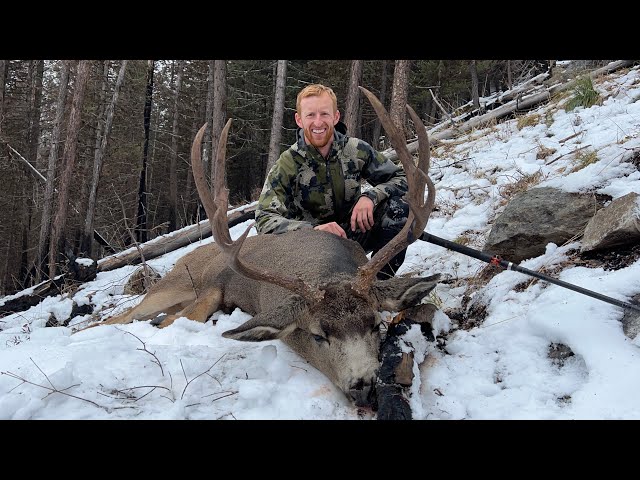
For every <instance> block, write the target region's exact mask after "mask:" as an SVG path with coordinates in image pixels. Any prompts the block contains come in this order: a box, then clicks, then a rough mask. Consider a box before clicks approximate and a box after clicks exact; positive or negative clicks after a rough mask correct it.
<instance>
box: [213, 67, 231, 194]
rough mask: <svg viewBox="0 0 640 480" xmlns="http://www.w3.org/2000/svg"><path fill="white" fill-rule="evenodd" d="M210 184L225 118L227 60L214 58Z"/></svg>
mask: <svg viewBox="0 0 640 480" xmlns="http://www.w3.org/2000/svg"><path fill="white" fill-rule="evenodd" d="M211 115H212V118H211V125H212V128H211V184H212V185H213V178H214V175H215V172H214V170H215V164H216V162H215V160H216V155H217V150H218V141H219V140H220V135H221V134H222V129H223V128H224V123H225V121H226V120H227V61H226V60H216V61H215V65H214V74H213V112H211Z"/></svg>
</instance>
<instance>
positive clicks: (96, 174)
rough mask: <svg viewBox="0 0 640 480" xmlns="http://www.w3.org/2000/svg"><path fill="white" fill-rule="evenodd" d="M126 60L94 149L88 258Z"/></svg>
mask: <svg viewBox="0 0 640 480" xmlns="http://www.w3.org/2000/svg"><path fill="white" fill-rule="evenodd" d="M127 62H128V60H123V61H122V64H121V65H120V71H119V72H118V78H117V79H116V85H115V87H114V90H113V96H112V97H111V103H109V106H108V107H107V111H106V113H105V117H106V119H105V126H104V133H103V134H102V137H101V138H100V139H99V140H100V145H99V146H98V148H96V154H95V157H94V160H93V176H92V178H91V188H90V190H89V203H88V205H87V216H86V218H85V221H84V236H83V240H82V251H84V252H85V253H86V254H87V255H88V256H92V249H93V248H92V247H93V242H92V239H93V234H94V232H93V220H94V218H95V213H96V202H97V198H98V185H99V183H100V175H101V174H102V165H103V164H104V155H105V153H106V151H107V142H108V141H109V135H110V134H111V126H112V125H113V113H114V111H115V108H116V104H117V103H118V96H119V95H120V89H121V87H122V84H123V83H124V73H125V71H126V69H127Z"/></svg>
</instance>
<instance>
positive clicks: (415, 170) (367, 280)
mask: <svg viewBox="0 0 640 480" xmlns="http://www.w3.org/2000/svg"><path fill="white" fill-rule="evenodd" d="M359 88H360V90H362V93H364V95H365V96H366V97H367V98H368V99H369V102H370V103H371V105H372V106H373V109H374V110H375V111H376V114H377V115H378V118H379V119H380V123H382V126H383V127H384V130H385V132H387V135H389V140H390V141H391V145H393V147H394V148H395V149H396V153H397V154H398V158H399V159H400V161H401V162H402V166H403V167H404V171H405V173H406V174H407V185H408V191H407V194H406V195H405V198H406V200H407V203H408V204H409V208H410V212H409V218H407V222H406V223H405V225H404V227H403V228H402V230H400V232H398V234H397V235H396V236H395V237H393V239H392V240H391V241H390V242H389V243H387V244H386V245H385V246H384V247H383V248H381V249H380V250H379V251H378V252H377V253H376V254H375V255H374V256H373V257H372V258H371V260H369V262H368V263H366V264H365V265H362V266H361V267H360V268H358V273H357V275H356V279H355V280H354V282H353V289H354V290H355V291H356V292H358V293H360V294H361V295H364V294H366V292H367V291H368V290H369V288H370V287H371V285H372V284H373V281H374V278H375V275H376V273H378V271H380V269H381V268H382V267H384V266H385V265H386V264H387V263H388V262H389V260H391V259H392V258H393V257H394V256H395V255H396V254H398V253H399V252H400V251H401V250H402V249H403V248H406V247H407V246H408V245H410V244H411V243H413V242H414V241H415V240H416V236H415V232H417V233H418V234H421V233H422V232H423V231H424V228H425V226H426V225H427V221H428V220H429V215H431V212H432V211H433V207H434V205H435V200H436V190H435V186H434V184H433V182H432V181H431V179H430V178H429V176H428V175H427V172H428V171H429V159H430V156H429V136H428V135H427V129H426V128H425V126H424V124H423V123H422V121H421V120H420V118H419V117H418V115H417V114H416V112H415V111H414V110H413V108H411V107H410V106H409V105H407V110H408V111H409V115H410V116H411V120H413V123H414V124H415V126H416V129H417V133H418V155H419V160H418V166H417V167H416V165H415V164H414V162H413V157H412V156H411V154H410V153H409V150H408V149H407V142H406V139H405V137H404V135H403V134H401V133H400V132H399V131H398V129H397V128H396V126H395V125H394V124H393V122H392V121H391V117H390V116H389V113H388V112H387V110H386V109H385V108H384V106H383V105H382V103H380V101H379V100H378V98H377V97H376V96H375V95H374V94H373V93H371V92H370V91H369V90H367V89H366V88H363V87H359ZM425 185H427V186H428V188H429V191H428V193H427V200H426V201H425V200H424V187H425Z"/></svg>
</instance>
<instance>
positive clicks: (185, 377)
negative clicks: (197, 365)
mask: <svg viewBox="0 0 640 480" xmlns="http://www.w3.org/2000/svg"><path fill="white" fill-rule="evenodd" d="M225 355H226V353H223V354H222V356H221V357H220V358H219V359H218V360H216V361H215V362H214V363H213V365H211V366H210V367H209V368H207V369H206V370H205V371H204V372H202V373H199V374H198V375H196V376H195V377H193V378H192V379H191V380H188V379H187V373H186V372H185V371H184V365H183V364H182V359H180V366H181V367H182V373H183V374H184V379H185V380H187V384H186V385H185V386H184V390H182V395H180V400H182V399H183V398H184V393H185V392H186V391H187V388H188V387H189V384H190V383H191V382H193V381H194V380H195V379H196V378H198V377H201V376H202V375H204V374H205V373H208V372H209V370H211V369H212V368H213V367H215V366H216V364H217V363H218V362H219V361H220V360H222V359H223V358H224V356H225Z"/></svg>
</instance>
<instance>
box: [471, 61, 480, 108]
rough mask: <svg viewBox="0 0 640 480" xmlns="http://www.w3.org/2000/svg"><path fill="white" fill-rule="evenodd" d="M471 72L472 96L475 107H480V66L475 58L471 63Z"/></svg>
mask: <svg viewBox="0 0 640 480" xmlns="http://www.w3.org/2000/svg"><path fill="white" fill-rule="evenodd" d="M469 72H470V73H471V98H472V100H473V108H474V109H476V110H477V109H479V108H480V97H479V94H478V66H477V65H476V61H475V60H471V63H470V64H469Z"/></svg>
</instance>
